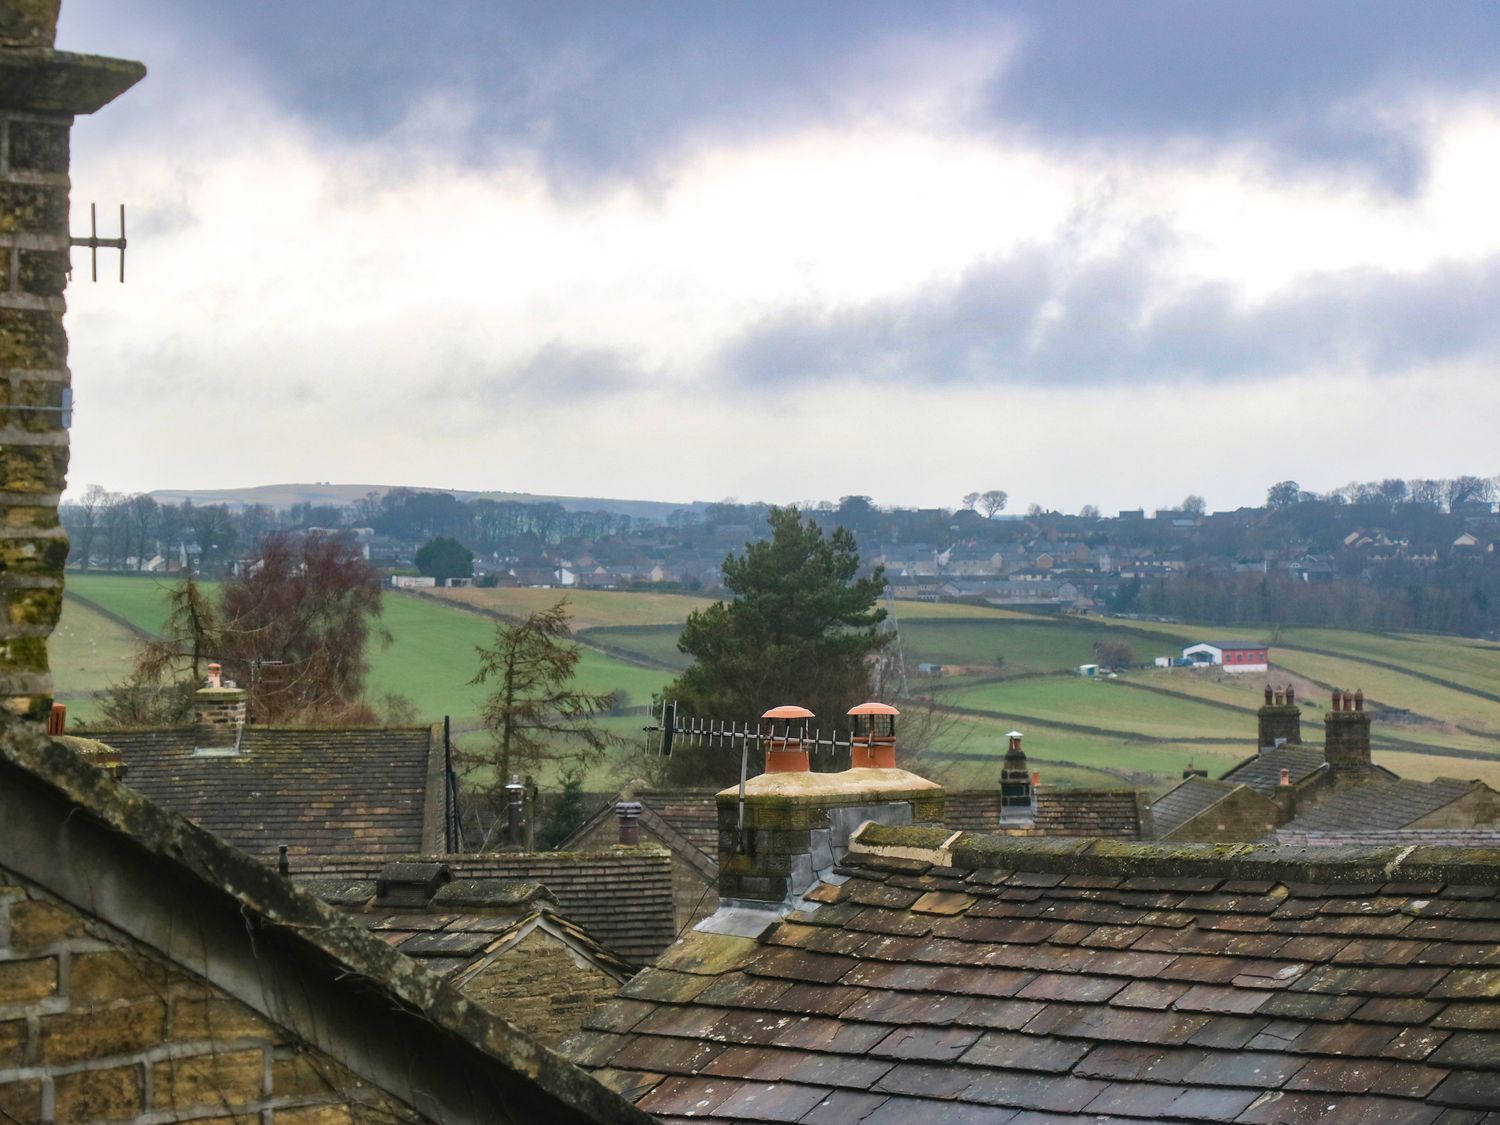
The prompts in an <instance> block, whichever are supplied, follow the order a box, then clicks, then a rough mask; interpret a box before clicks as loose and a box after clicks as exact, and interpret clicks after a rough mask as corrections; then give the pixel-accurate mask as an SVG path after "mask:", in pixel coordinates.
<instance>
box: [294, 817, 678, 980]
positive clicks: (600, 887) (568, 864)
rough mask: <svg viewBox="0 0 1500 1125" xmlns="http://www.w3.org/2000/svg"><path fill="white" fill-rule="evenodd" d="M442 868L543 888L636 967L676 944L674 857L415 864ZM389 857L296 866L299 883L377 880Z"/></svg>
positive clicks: (503, 857) (508, 857) (533, 857)
mask: <svg viewBox="0 0 1500 1125" xmlns="http://www.w3.org/2000/svg"><path fill="white" fill-rule="evenodd" d="M412 858H413V861H414V862H429V863H430V862H441V863H444V864H446V865H447V866H448V867H450V868H451V869H452V871H453V874H454V876H455V877H456V879H458V880H465V879H509V880H514V881H529V882H535V883H540V884H542V885H543V886H545V887H546V888H547V890H548V891H550V892H551V894H552V895H553V897H554V898H556V900H557V903H558V906H559V908H560V909H561V911H562V913H563V914H564V915H566V916H567V917H568V918H570V919H572V920H573V921H574V922H576V923H578V925H580V926H581V927H583V929H585V930H587V931H588V932H589V933H590V934H592V935H593V936H594V937H595V938H597V939H598V940H599V941H600V942H601V943H602V944H603V945H604V946H606V947H607V948H608V949H610V950H613V951H614V952H615V953H616V954H618V955H619V956H620V957H621V958H623V959H624V960H626V961H628V962H630V963H631V964H633V965H644V964H647V963H648V962H650V961H653V960H655V959H656V958H657V957H658V956H659V955H660V954H661V953H662V951H663V950H665V949H666V948H667V946H669V945H671V944H672V942H673V941H674V940H675V939H676V937H677V927H676V924H675V923H674V921H673V918H674V914H673V899H672V857H671V853H669V852H668V851H667V850H666V849H665V848H661V847H657V846H655V845H651V844H642V845H640V846H638V847H633V848H619V847H617V848H611V849H609V850H608V851H603V852H525V853H508V852H495V853H485V854H482V855H445V856H428V857H420V856H419V857H412ZM388 860H389V857H387V856H366V857H348V856H330V857H326V858H323V859H311V860H305V861H304V862H302V863H301V864H296V863H294V864H293V865H292V876H293V878H295V879H297V880H299V881H307V880H322V879H326V878H329V877H337V878H342V879H352V880H372V881H373V880H374V879H375V878H376V877H377V876H378V875H379V874H380V870H381V868H383V867H384V866H385V865H386V863H387V862H388Z"/></svg>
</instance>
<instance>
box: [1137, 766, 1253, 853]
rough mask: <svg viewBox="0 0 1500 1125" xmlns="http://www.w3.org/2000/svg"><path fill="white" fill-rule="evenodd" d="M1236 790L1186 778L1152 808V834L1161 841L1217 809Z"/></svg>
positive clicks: (1224, 783) (1229, 784) (1220, 783)
mask: <svg viewBox="0 0 1500 1125" xmlns="http://www.w3.org/2000/svg"><path fill="white" fill-rule="evenodd" d="M1236 788H1237V786H1236V784H1235V783H1234V782H1230V781H1210V780H1209V779H1208V778H1206V777H1186V778H1183V780H1182V782H1181V783H1180V784H1178V785H1177V786H1175V787H1174V788H1172V789H1169V790H1167V792H1165V793H1163V794H1162V795H1161V796H1160V797H1158V798H1157V799H1156V802H1155V803H1154V804H1153V805H1152V806H1151V830H1152V832H1153V833H1155V835H1156V836H1157V837H1158V838H1160V837H1162V836H1165V835H1167V834H1168V833H1170V832H1174V831H1176V830H1177V829H1178V828H1181V827H1182V826H1183V825H1184V824H1186V823H1187V822H1188V821H1190V820H1192V819H1193V817H1195V816H1197V815H1198V814H1199V813H1201V812H1205V811H1206V810H1208V809H1210V808H1212V807H1213V806H1214V805H1217V804H1218V803H1219V802H1220V801H1222V800H1223V799H1224V798H1225V797H1227V796H1229V794H1231V793H1233V792H1234V791H1235V789H1236Z"/></svg>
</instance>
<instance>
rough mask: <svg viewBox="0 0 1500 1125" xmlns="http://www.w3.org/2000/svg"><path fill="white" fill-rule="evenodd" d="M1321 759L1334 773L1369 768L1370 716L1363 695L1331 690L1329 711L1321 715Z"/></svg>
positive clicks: (1357, 692)
mask: <svg viewBox="0 0 1500 1125" xmlns="http://www.w3.org/2000/svg"><path fill="white" fill-rule="evenodd" d="M1323 736H1324V742H1323V759H1324V760H1325V761H1326V762H1327V763H1328V767H1329V768H1330V769H1332V770H1333V771H1335V772H1336V773H1355V772H1358V771H1360V770H1366V769H1369V768H1370V714H1369V712H1368V711H1366V710H1365V693H1364V691H1363V690H1358V691H1355V692H1354V694H1352V695H1350V694H1349V693H1347V692H1343V691H1340V690H1339V689H1338V688H1334V689H1333V709H1332V710H1331V711H1329V712H1328V714H1326V715H1324V716H1323Z"/></svg>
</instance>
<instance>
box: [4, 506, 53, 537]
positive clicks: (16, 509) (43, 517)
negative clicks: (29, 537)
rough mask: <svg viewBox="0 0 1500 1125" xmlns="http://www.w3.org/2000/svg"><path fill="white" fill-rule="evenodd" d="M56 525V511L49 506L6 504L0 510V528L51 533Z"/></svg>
mask: <svg viewBox="0 0 1500 1125" xmlns="http://www.w3.org/2000/svg"><path fill="white" fill-rule="evenodd" d="M58 523H59V520H58V518H57V509H56V508H54V507H53V506H52V505H50V504H35V505H28V504H8V505H6V506H5V508H4V509H3V510H0V527H5V528H15V529H17V530H20V531H51V530H52V529H53V528H55V527H57V526H58Z"/></svg>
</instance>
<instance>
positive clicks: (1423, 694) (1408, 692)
mask: <svg viewBox="0 0 1500 1125" xmlns="http://www.w3.org/2000/svg"><path fill="white" fill-rule="evenodd" d="M1271 659H1272V660H1273V661H1274V662H1275V664H1277V665H1278V666H1280V667H1283V668H1288V669H1290V670H1291V671H1293V672H1295V673H1296V674H1297V675H1299V676H1305V677H1307V678H1308V679H1310V680H1316V681H1317V682H1318V683H1320V684H1331V685H1335V686H1338V687H1342V688H1344V689H1346V690H1350V691H1352V690H1354V689H1356V688H1358V689H1362V690H1363V691H1364V693H1365V698H1366V699H1369V700H1372V701H1374V702H1377V703H1379V704H1384V705H1385V706H1387V707H1400V708H1404V709H1405V710H1408V711H1413V712H1415V713H1417V714H1418V715H1423V716H1426V717H1427V718H1429V719H1435V720H1437V721H1439V722H1444V723H1452V724H1455V725H1457V726H1466V727H1472V728H1474V729H1476V730H1481V731H1484V732H1486V733H1490V734H1500V703H1497V702H1495V701H1494V700H1490V699H1485V698H1484V697H1482V696H1479V695H1474V694H1472V693H1471V692H1468V691H1465V690H1464V689H1463V688H1461V687H1456V686H1448V685H1444V684H1439V683H1433V682H1432V681H1431V680H1426V679H1422V678H1420V677H1417V676H1413V675H1409V674H1407V673H1404V672H1397V671H1393V670H1391V669H1388V668H1382V667H1377V666H1375V665H1372V664H1369V663H1366V662H1364V661H1361V660H1359V659H1358V658H1356V657H1334V656H1322V655H1320V654H1316V653H1311V652H1307V651H1305V650H1303V649H1295V648H1288V647H1285V646H1282V647H1278V648H1274V649H1273V650H1272V652H1271ZM1320 702H1321V701H1320Z"/></svg>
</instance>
